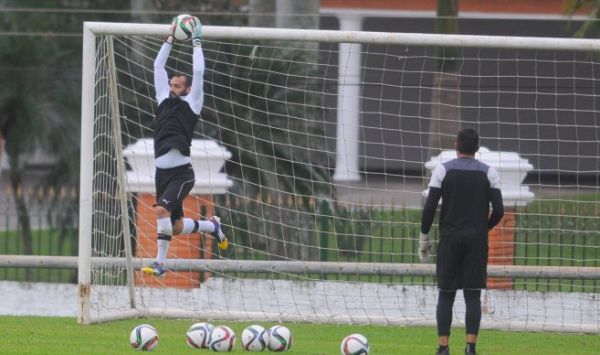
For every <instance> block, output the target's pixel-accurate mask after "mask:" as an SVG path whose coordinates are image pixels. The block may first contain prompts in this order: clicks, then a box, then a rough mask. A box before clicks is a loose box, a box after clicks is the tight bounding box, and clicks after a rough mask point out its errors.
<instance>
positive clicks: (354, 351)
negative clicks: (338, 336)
mask: <svg viewBox="0 0 600 355" xmlns="http://www.w3.org/2000/svg"><path fill="white" fill-rule="evenodd" d="M369 350H370V347H369V342H368V341H367V338H365V336H364V335H362V334H350V335H348V336H347V337H345V338H344V340H342V344H341V345H340V351H341V353H342V355H367V354H369Z"/></svg>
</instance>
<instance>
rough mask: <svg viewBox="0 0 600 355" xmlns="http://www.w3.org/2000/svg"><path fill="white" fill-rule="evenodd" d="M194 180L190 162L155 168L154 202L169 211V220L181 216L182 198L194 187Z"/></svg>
mask: <svg viewBox="0 0 600 355" xmlns="http://www.w3.org/2000/svg"><path fill="white" fill-rule="evenodd" d="M194 182H195V179H194V169H193V168H192V165H191V164H186V165H182V166H178V167H175V168H170V169H160V168H156V174H155V180H154V184H155V187H156V204H157V205H158V206H162V207H164V208H165V209H166V210H167V211H169V212H171V222H175V221H176V220H178V219H179V218H181V217H183V200H184V199H185V197H186V196H187V195H188V194H189V193H190V191H191V190H192V187H194Z"/></svg>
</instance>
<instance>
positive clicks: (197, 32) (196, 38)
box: [192, 16, 202, 47]
mask: <svg viewBox="0 0 600 355" xmlns="http://www.w3.org/2000/svg"><path fill="white" fill-rule="evenodd" d="M192 44H193V45H194V47H200V46H201V45H202V22H200V20H199V19H198V18H197V17H196V16H194V28H193V30H192Z"/></svg>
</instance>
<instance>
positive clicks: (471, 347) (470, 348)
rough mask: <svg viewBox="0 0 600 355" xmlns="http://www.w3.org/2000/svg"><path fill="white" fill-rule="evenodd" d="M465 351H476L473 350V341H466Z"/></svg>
mask: <svg viewBox="0 0 600 355" xmlns="http://www.w3.org/2000/svg"><path fill="white" fill-rule="evenodd" d="M465 352H470V353H473V354H475V353H477V352H476V351H475V343H467V347H466V348H465Z"/></svg>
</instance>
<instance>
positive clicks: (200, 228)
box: [181, 218, 215, 234]
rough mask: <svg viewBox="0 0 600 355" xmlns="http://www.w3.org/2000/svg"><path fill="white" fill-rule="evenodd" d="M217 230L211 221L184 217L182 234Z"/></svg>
mask: <svg viewBox="0 0 600 355" xmlns="http://www.w3.org/2000/svg"><path fill="white" fill-rule="evenodd" d="M214 231H215V224H214V223H213V222H211V221H196V220H194V219H191V218H184V219H183V229H182V231H181V233H182V234H190V233H196V232H202V233H212V232H214Z"/></svg>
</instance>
